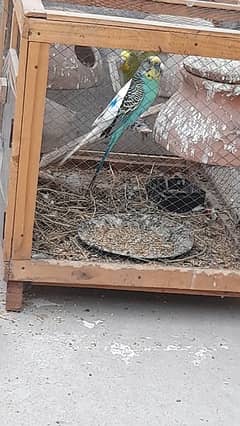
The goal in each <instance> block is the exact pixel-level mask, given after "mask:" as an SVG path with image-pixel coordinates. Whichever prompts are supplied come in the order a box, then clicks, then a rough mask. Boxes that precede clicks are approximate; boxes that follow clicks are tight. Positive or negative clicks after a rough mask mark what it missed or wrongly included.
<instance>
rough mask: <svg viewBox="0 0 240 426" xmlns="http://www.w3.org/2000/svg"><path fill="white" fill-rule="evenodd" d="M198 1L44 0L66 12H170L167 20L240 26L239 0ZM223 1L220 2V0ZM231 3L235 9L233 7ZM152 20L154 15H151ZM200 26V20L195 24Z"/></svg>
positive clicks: (139, 14) (141, 14) (137, 14)
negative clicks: (195, 19) (205, 5)
mask: <svg viewBox="0 0 240 426" xmlns="http://www.w3.org/2000/svg"><path fill="white" fill-rule="evenodd" d="M193 3H194V5H195V4H196V3H197V2H191V1H189V2H186V4H185V5H184V4H182V5H180V4H173V3H169V4H167V3H160V2H158V1H154V0H151V1H149V0H134V1H131V2H129V1H128V0H119V1H118V2H115V1H113V0H68V1H64V0H58V1H52V0H43V4H44V6H45V8H46V9H50V10H61V11H66V12H75V13H76V12H79V13H80V12H87V13H95V14H103V15H105V14H106V15H112V16H122V17H133V18H138V19H141V18H142V19H146V17H147V16H149V15H150V16H151V17H152V16H153V15H162V16H163V15H168V17H167V18H166V21H165V22H174V21H175V23H179V24H180V25H183V24H187V25H190V24H191V22H189V21H188V19H189V18H190V19H191V18H200V19H206V20H208V21H210V22H212V23H214V25H215V26H217V27H222V28H231V29H235V30H239V29H240V13H239V11H238V10H234V5H238V2H237V0H231V1H230V2H228V3H229V7H227V10H226V2H225V1H223V2H222V3H223V8H222V9H220V8H219V7H218V8H215V6H214V2H212V1H209V5H210V7H209V8H208V7H201V5H198V7H193V6H194V5H193ZM218 3H221V2H218ZM230 4H232V10H231V6H230ZM151 19H152V18H151ZM195 25H197V26H201V23H195Z"/></svg>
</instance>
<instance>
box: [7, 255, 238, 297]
mask: <svg viewBox="0 0 240 426" xmlns="http://www.w3.org/2000/svg"><path fill="white" fill-rule="evenodd" d="M9 279H10V280H12V281H32V282H34V283H46V284H48V283H49V284H53V285H54V284H55V285H58V284H59V283H64V285H68V286H71V285H72V286H79V287H95V288H103V287H104V288H116V289H117V288H118V289H119V288H121V289H130V288H131V289H134V288H136V289H138V290H141V289H143V290H148V291H152V290H154V289H155V290H156V289H165V290H166V291H168V290H172V291H173V290H179V291H182V292H184V291H190V290H191V291H199V292H206V291H207V292H211V291H212V292H227V293H231V292H233V293H240V271H229V270H213V269H201V268H175V267H164V266H161V265H124V264H117V263H88V262H70V261H57V260H41V261H40V260H25V261H19V260H13V261H12V262H11V264H10V275H9Z"/></svg>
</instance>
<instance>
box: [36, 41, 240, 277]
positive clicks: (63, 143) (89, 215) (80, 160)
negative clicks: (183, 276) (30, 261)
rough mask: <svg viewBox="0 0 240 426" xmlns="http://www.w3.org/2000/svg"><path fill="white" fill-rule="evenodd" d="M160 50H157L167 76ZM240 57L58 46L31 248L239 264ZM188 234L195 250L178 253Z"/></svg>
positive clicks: (45, 252) (97, 257) (59, 254)
mask: <svg viewBox="0 0 240 426" xmlns="http://www.w3.org/2000/svg"><path fill="white" fill-rule="evenodd" d="M153 56H154V57H156V56H157V57H158V58H160V61H161V67H160V81H159V83H158V79H157V77H156V75H157V74H154V71H153V68H154V65H153V63H152V62H151V60H150V59H149V57H153ZM132 59H134V60H133V62H131V61H132ZM149 61H150V62H149ZM143 63H144V64H147V68H144V66H143ZM162 64H163V65H164V67H162ZM239 64H240V62H238V61H230V60H221V59H215V58H202V57H201V58H200V57H189V56H180V55H173V54H167V53H165V54H163V53H159V52H139V51H134V52H129V51H124V50H113V49H103V48H102V49H96V48H91V47H89V48H88V49H86V47H84V48H82V47H81V46H77V47H76V46H59V45H54V46H52V47H51V51H50V58H49V77H48V89H47V97H46V111H45V119H44V130H43V143H42V154H41V163H40V174H39V185H38V197H37V209H36V218H35V228H34V240H33V256H34V257H37V258H38V257H40V258H42V257H54V258H58V259H70V260H89V261H103V262H112V261H114V262H133V261H135V262H146V261H148V262H149V261H152V262H162V263H164V264H176V265H183V266H196V267H216V268H217V267H222V268H237V269H238V268H239V266H240V261H239V249H238V248H237V246H238V245H239V235H240V234H239V220H240V172H239V161H240V160H239V158H240V156H239V150H240V133H239V118H240V117H239V116H240V108H239V106H240V74H239V68H240V67H239ZM138 67H140V69H141V70H142V71H140V74H136V69H139V68H138ZM152 67H153V68H152ZM149 72H150V73H149ZM143 75H144V79H141V78H142V76H143ZM134 76H135V77H134ZM145 77H146V78H145ZM132 78H133V79H132ZM131 79H132V80H131ZM135 79H136V80H135ZM134 81H137V84H135V83H133V82H134ZM156 81H157V84H156V85H154V84H155V83H154V84H153V82H156ZM134 84H135V85H134ZM139 85H140V86H141V85H144V90H145V92H144V90H143V92H144V94H143V95H142V96H143V97H142V98H141V93H143V92H141V90H142V87H143V86H142V87H141V88H140V89H139ZM124 87H125V88H126V90H125V89H124V90H125V92H124V95H123V98H122V100H121V102H120V104H121V108H122V111H123V110H124V108H126V106H127V107H128V108H129V109H128V112H126V115H124V117H125V118H124V119H123V118H122V116H120V118H119V114H120V113H119V108H120V106H119V105H120V104H119V105H118V109H117V110H115V109H114V108H112V109H111V108H110V107H111V106H113V105H115V104H116V103H112V104H111V105H110V106H109V102H110V101H111V99H113V98H114V97H115V96H116V93H117V92H118V91H119V90H122V88H124ZM156 87H157V89H156ZM152 91H156V93H155V94H156V96H155V95H154V96H152V100H151V102H150V103H149V102H146V99H145V96H146V93H147V94H148V96H150V97H151V93H152ZM121 93H122V92H120V94H121ZM129 93H130V95H131V96H130V95H129ZM149 93H150V94H149ZM119 96H120V95H119ZM140 98H141V99H142V104H141V105H143V109H142V110H141V114H139V116H138V115H136V117H135V118H136V119H134V120H133V121H132V122H129V123H130V124H128V125H126V126H125V127H126V129H125V127H124V131H123V133H122V134H121V137H120V138H119V141H117V143H116V144H115V145H114V147H112V149H111V150H110V151H111V152H110V154H109V156H108V157H107V158H106V161H104V164H103V167H102V169H101V171H100V172H99V174H98V175H97V177H96V180H95V182H94V184H93V185H92V186H91V187H89V184H90V183H91V181H92V178H93V176H94V174H95V172H96V166H97V164H99V160H100V159H101V157H102V155H103V152H104V151H105V150H106V148H107V147H108V144H109V141H111V138H113V136H114V131H115V130H117V129H119V127H121V124H124V123H125V121H124V120H126V117H129V114H131V113H133V111H136V110H137V108H138V105H139V104H138V101H139V99H140ZM117 99H118V98H117ZM124 99H125V101H124ZM126 99H128V101H126ZM115 100H116V99H115ZM134 101H135V102H136V105H135V107H134V108H135V109H134V108H133V109H132V111H131V105H132V103H134ZM124 102H125V104H124ZM124 105H125V107H124ZM107 106H108V109H107V113H108V114H107V115H106V110H105V108H106V107H107ZM121 108H120V109H121ZM104 110H105V115H104V116H103V118H104V119H102V120H101V119H100V120H98V123H97V124H94V122H95V120H96V118H97V117H99V115H100V114H101V113H102V111H104ZM124 111H125V110H124ZM100 117H101V116H100ZM122 120H123V121H122ZM86 135H87V136H86ZM76 147H78V148H77V149H76ZM72 151H75V152H74V153H72V155H70V153H71V152H72ZM68 157H69V158H68ZM66 158H68V159H67V161H65V160H66ZM159 221H160V222H161V223H162V224H164V226H161V225H160V224H159V223H160V222H159ZM80 224H81V227H79V226H80ZM80 228H81V229H85V231H86V232H87V230H88V232H89V238H87V236H86V235H87V234H86V232H85V234H84V238H83V234H82V233H81V232H80ZM163 228H164V231H163ZM183 235H185V237H186V236H188V237H186V238H188V239H187V240H188V241H193V244H192V245H191V244H190V243H189V244H188V243H186V241H187V240H181V238H183ZM173 236H174V238H173ZM185 237H184V238H185ZM180 240H181V241H183V242H182V245H183V246H184V247H188V250H187V249H186V252H185V253H184V254H183V253H182V254H181V255H179V254H178V255H177V254H176V253H177V251H176V253H175V252H174V250H175V249H176V250H177V243H176V241H178V242H179V241H180ZM123 247H124V248H123ZM159 250H160V251H159ZM161 250H162V251H163V252H164V254H165V256H164V259H163V257H162V256H161ZM168 252H169V256H166V253H168ZM116 253H117V254H116ZM156 253H158V258H157V254H156ZM173 253H175V255H174V254H173ZM151 256H152V259H151ZM153 258H154V259H153Z"/></svg>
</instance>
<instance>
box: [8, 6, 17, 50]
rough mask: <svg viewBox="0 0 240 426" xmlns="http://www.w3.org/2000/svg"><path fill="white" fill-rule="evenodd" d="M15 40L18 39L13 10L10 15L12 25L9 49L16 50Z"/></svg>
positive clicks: (15, 17)
mask: <svg viewBox="0 0 240 426" xmlns="http://www.w3.org/2000/svg"><path fill="white" fill-rule="evenodd" d="M17 39H18V22H17V16H16V11H15V10H13V14H12V25H11V39H10V48H12V49H16V48H17Z"/></svg>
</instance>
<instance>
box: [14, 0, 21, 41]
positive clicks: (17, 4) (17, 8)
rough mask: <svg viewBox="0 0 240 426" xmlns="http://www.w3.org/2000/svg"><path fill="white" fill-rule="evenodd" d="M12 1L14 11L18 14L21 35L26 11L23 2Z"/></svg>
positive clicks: (19, 0) (18, 0)
mask: <svg viewBox="0 0 240 426" xmlns="http://www.w3.org/2000/svg"><path fill="white" fill-rule="evenodd" d="M12 1H13V6H14V10H15V13H16V18H17V22H18V27H19V32H20V34H22V32H23V26H24V10H23V5H22V1H21V0H12Z"/></svg>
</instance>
